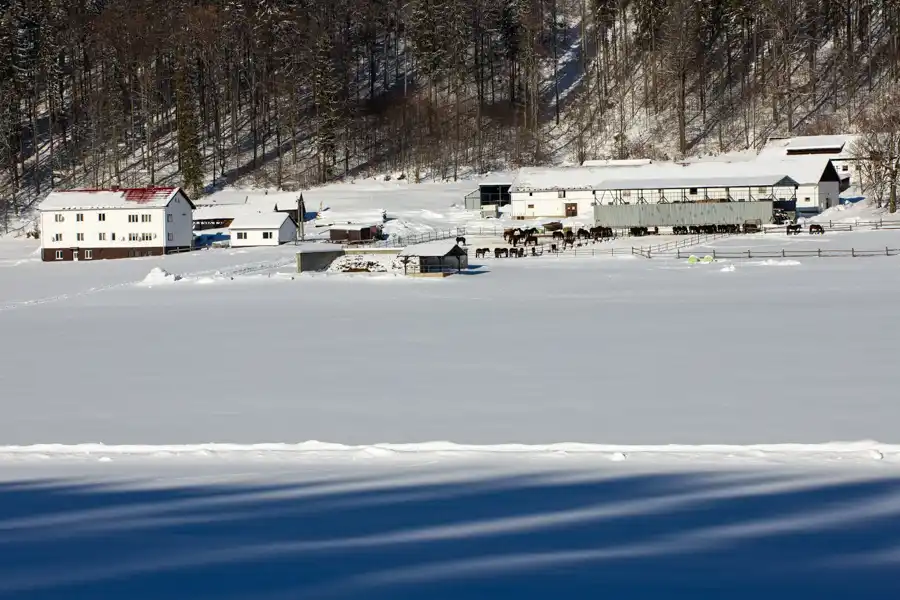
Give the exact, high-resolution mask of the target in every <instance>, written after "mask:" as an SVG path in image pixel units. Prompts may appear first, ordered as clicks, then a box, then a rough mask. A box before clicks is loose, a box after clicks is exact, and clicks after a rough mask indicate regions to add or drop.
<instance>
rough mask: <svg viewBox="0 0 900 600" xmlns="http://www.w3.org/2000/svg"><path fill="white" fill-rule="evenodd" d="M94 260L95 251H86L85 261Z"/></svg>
mask: <svg viewBox="0 0 900 600" xmlns="http://www.w3.org/2000/svg"><path fill="white" fill-rule="evenodd" d="M92 258H94V251H93V250H85V251H84V259H85V260H91V259H92Z"/></svg>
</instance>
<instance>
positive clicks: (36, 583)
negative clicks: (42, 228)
mask: <svg viewBox="0 0 900 600" xmlns="http://www.w3.org/2000/svg"><path fill="white" fill-rule="evenodd" d="M436 189H440V188H439V187H437V188H436ZM342 197H343V198H344V200H345V204H344V205H343V209H342V210H344V214H345V215H347V216H348V218H350V219H354V218H360V215H363V214H365V211H368V210H369V206H368V204H367V202H368V201H366V202H363V196H362V195H358V196H356V197H347V196H342ZM438 197H439V199H437V200H434V201H433V202H432V203H431V204H427V203H426V204H424V206H425V208H416V205H414V204H413V203H412V202H411V201H410V204H409V205H408V206H407V205H406V204H404V203H405V202H406V200H403V202H402V203H398V204H396V205H390V204H389V203H388V202H387V200H386V198H380V199H378V200H372V201H371V202H372V204H373V205H377V206H375V208H376V209H377V210H380V209H381V208H386V209H388V211H389V212H392V211H393V212H394V214H395V218H397V219H398V220H404V221H405V222H407V225H405V227H407V228H408V229H409V230H410V231H427V230H428V228H431V229H432V230H434V229H438V228H440V227H441V226H442V225H443V224H444V223H448V224H451V225H453V226H456V224H471V223H472V221H467V220H466V219H467V218H469V217H467V216H466V215H465V214H464V213H465V211H462V210H461V209H454V208H450V207H448V206H447V198H441V197H440V195H439V194H438ZM348 198H349V199H348ZM340 202H341V201H340V199H338V198H336V199H334V201H333V202H331V203H330V206H331V209H333V210H335V211H337V210H339V209H341V204H340ZM392 206H393V208H392ZM442 206H443V208H441V207H442ZM312 208H313V207H312V206H310V209H312ZM423 210H427V211H430V214H428V215H425V214H422V211H423ZM416 211H418V213H417V212H416ZM441 211H443V212H441ZM434 215H440V216H434ZM848 218H852V217H849V216H848ZM429 219H430V220H429ZM474 239H475V240H476V241H477V242H478V243H477V244H475V243H473V242H472V241H470V245H472V246H473V247H474V246H476V245H481V244H482V243H483V244H485V245H486V244H489V243H490V242H491V240H492V239H495V238H491V237H490V236H489V235H487V234H485V235H484V236H476V237H475V238H474ZM670 239H678V238H674V237H671V236H658V237H657V236H654V237H652V238H644V239H641V240H618V241H616V242H615V243H613V244H606V245H601V246H604V247H612V246H616V247H621V248H623V249H625V250H627V249H628V248H629V246H630V245H631V244H639V243H640V244H645V245H646V244H658V243H662V242H664V241H668V240H670ZM680 239H683V238H680ZM818 247H821V248H823V249H824V248H834V249H849V248H856V249H861V250H865V249H878V248H884V247H890V248H900V231H889V230H882V231H853V232H828V233H827V234H826V235H824V236H821V237H820V236H815V237H814V236H809V235H801V236H790V237H788V236H786V235H783V234H780V233H775V234H766V235H754V236H734V237H727V238H723V239H717V240H714V241H711V242H705V243H704V244H702V245H699V246H696V247H692V248H688V249H686V252H689V253H693V254H696V255H698V256H702V255H704V254H706V253H708V252H710V251H712V250H720V251H725V250H728V251H732V250H746V249H751V250H755V251H764V250H779V249H782V248H784V249H792V248H796V249H807V248H818ZM36 249H37V246H36V244H35V243H34V242H33V241H24V240H20V239H19V240H16V239H0V335H2V343H3V348H4V351H3V360H2V361H0V406H2V408H3V417H2V419H0V557H2V560H0V598H7V597H9V598H65V599H67V600H68V599H71V598H97V597H110V598H113V597H120V598H162V597H167V598H192V599H194V598H216V599H219V598H254V599H257V598H273V599H274V598H279V599H280V598H285V599H287V598H298V597H302V598H360V597H365V598H391V599H396V598H425V597H427V598H497V597H513V598H546V597H548V596H555V597H563V598H576V597H589V596H592V595H596V594H597V593H598V592H606V595H612V596H613V597H635V598H640V597H650V598H659V597H673V596H675V595H677V594H678V593H683V594H684V595H685V596H686V597H691V598H724V597H727V598H754V599H756V598H759V597H761V596H776V597H790V598H797V597H810V598H813V597H814V598H846V597H876V596H877V597H893V596H896V594H897V592H898V591H900V583H898V578H897V577H896V576H895V573H896V569H897V564H896V563H897V561H898V560H900V559H898V557H900V550H898V548H900V546H898V544H900V541H898V540H900V528H898V525H897V523H900V521H898V519H897V516H898V514H897V513H898V512H900V433H898V429H897V423H898V420H900V404H898V402H897V400H896V396H897V394H896V392H895V390H896V389H898V387H900V375H898V371H897V364H898V356H900V355H898V352H897V349H896V343H895V337H896V335H895V332H896V331H898V330H900V316H898V313H897V311H896V298H897V297H898V294H900V277H898V272H900V257H896V256H893V257H872V258H857V259H851V258H846V259H845V258H822V259H818V258H799V259H784V260H781V259H759V260H756V259H751V260H746V259H745V260H734V261H728V260H719V261H716V262H713V263H711V264H696V265H690V264H688V262H687V260H685V259H684V258H682V259H680V260H678V259H675V258H673V257H671V256H667V255H663V254H660V255H655V257H654V258H653V259H650V260H647V259H643V258H639V257H636V256H632V255H631V254H630V253H629V254H626V255H624V256H614V257H611V256H605V257H601V256H596V257H590V256H585V257H582V256H565V257H550V256H546V255H545V256H542V257H538V258H533V257H529V258H525V259H505V260H504V259H501V260H494V259H487V260H483V261H476V260H474V259H473V260H472V263H474V264H476V265H477V266H478V268H475V269H473V270H472V272H471V273H470V274H466V275H456V276H453V277H450V278H447V279H443V280H425V279H411V278H404V277H402V276H395V275H389V274H379V275H364V274H354V275H346V274H331V273H316V274H304V275H296V274H293V272H292V271H293V264H294V261H295V259H294V253H295V251H296V248H295V247H294V246H285V247H281V248H259V249H241V250H228V249H212V250H208V251H199V252H195V253H191V254H183V255H174V256H167V257H154V258H141V259H129V260H119V261H102V262H94V263H91V262H80V263H65V264H62V263H47V264H44V263H41V262H40V261H39V259H38V257H37V255H36V254H35V251H36ZM314 440H320V441H314Z"/></svg>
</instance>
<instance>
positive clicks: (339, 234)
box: [328, 223, 379, 242]
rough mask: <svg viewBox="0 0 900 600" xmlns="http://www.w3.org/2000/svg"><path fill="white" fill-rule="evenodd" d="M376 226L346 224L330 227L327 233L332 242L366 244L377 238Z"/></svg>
mask: <svg viewBox="0 0 900 600" xmlns="http://www.w3.org/2000/svg"><path fill="white" fill-rule="evenodd" d="M378 229H379V227H378V225H367V224H361V223H348V224H346V225H332V226H331V227H330V228H329V230H328V232H329V237H330V239H331V241H332V242H368V241H371V240H374V239H376V238H377V237H378Z"/></svg>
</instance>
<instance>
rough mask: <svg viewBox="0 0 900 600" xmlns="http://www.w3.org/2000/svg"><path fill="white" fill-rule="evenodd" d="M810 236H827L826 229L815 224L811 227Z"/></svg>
mask: <svg viewBox="0 0 900 600" xmlns="http://www.w3.org/2000/svg"><path fill="white" fill-rule="evenodd" d="M809 234H810V235H825V228H824V227H822V226H821V225H819V224H818V223H813V224H812V225H810V226H809Z"/></svg>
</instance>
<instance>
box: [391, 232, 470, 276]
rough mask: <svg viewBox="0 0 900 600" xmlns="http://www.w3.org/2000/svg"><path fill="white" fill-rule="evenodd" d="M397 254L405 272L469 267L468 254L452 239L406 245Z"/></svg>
mask: <svg viewBox="0 0 900 600" xmlns="http://www.w3.org/2000/svg"><path fill="white" fill-rule="evenodd" d="M398 256H399V257H400V260H401V261H402V262H403V264H404V269H405V271H406V273H407V274H416V273H447V272H457V273H458V272H459V271H461V270H463V269H468V268H469V255H468V254H467V253H466V251H465V250H463V249H462V248H460V247H459V245H458V244H457V243H456V242H454V241H453V240H440V241H435V242H425V243H424V244H414V245H412V246H407V247H406V248H404V249H403V250H401V251H400V254H399V255H398Z"/></svg>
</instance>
